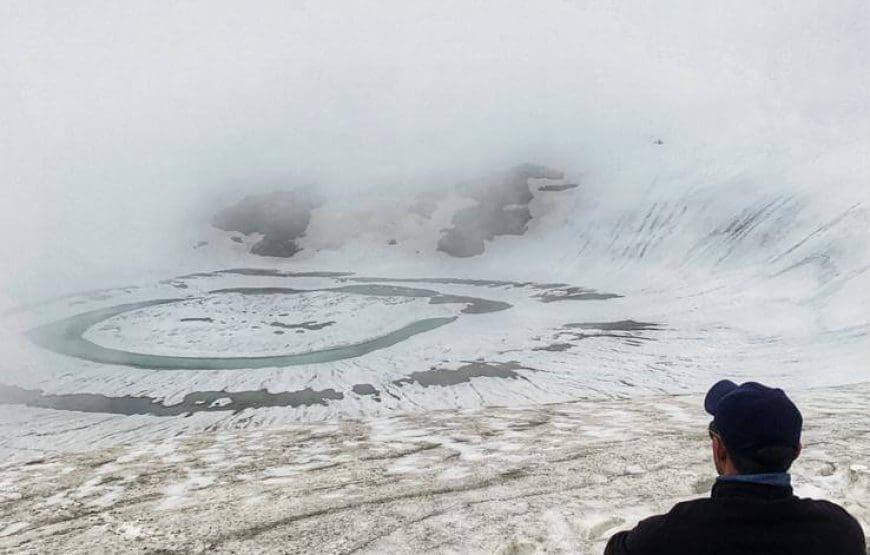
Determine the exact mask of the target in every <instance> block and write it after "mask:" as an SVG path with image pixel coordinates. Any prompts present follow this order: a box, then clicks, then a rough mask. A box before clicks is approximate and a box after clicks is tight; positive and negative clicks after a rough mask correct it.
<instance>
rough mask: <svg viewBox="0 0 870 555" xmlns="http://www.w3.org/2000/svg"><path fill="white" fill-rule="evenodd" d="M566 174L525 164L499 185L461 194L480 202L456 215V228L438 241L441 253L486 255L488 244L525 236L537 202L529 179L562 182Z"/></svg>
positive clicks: (478, 187) (472, 188) (451, 229)
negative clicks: (531, 206)
mask: <svg viewBox="0 0 870 555" xmlns="http://www.w3.org/2000/svg"><path fill="white" fill-rule="evenodd" d="M563 177H564V175H563V174H562V172H559V171H556V170H552V169H550V168H546V167H544V166H538V165H535V164H523V165H520V166H517V167H515V168H513V169H512V170H511V171H510V172H508V173H507V174H506V175H505V176H504V177H503V178H502V179H501V180H499V181H497V182H496V183H488V184H484V185H482V186H481V185H475V186H465V187H463V188H461V189H460V192H461V193H462V194H463V195H464V196H467V197H470V198H473V199H474V200H476V201H477V204H476V205H474V206H469V207H468V208H464V209H462V210H459V211H458V212H456V214H454V215H453V220H452V222H451V223H452V227H451V228H449V229H447V230H445V232H444V235H442V237H441V239H440V240H439V241H438V250H440V251H443V252H446V253H447V254H449V255H451V256H457V257H468V256H476V255H479V254H483V252H484V250H485V249H486V246H485V243H484V241H492V240H493V239H494V238H495V237H496V236H498V235H522V234H524V233H525V232H526V225H527V224H528V223H529V221H530V220H531V219H532V215H531V212H530V210H529V206H528V205H529V203H530V202H531V201H532V199H533V198H534V194H532V191H531V189H529V179H534V178H537V179H562V178H563Z"/></svg>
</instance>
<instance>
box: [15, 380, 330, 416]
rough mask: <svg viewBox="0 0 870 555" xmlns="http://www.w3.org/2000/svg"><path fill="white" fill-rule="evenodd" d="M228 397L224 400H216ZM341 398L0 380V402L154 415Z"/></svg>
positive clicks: (309, 393) (327, 393)
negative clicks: (166, 396) (149, 392)
mask: <svg viewBox="0 0 870 555" xmlns="http://www.w3.org/2000/svg"><path fill="white" fill-rule="evenodd" d="M219 399H227V400H228V402H226V403H223V404H218V403H215V401H218V400H219ZM341 399H344V394H343V393H341V392H339V391H335V390H334V389H324V390H319V391H317V390H313V389H311V388H310V387H307V388H305V389H300V390H298V391H284V392H280V393H270V392H269V391H267V390H266V389H260V390H254V391H194V392H192V393H188V394H187V395H185V396H184V399H182V401H181V402H180V403H177V404H173V405H165V404H163V403H162V402H161V401H159V400H158V399H156V398H154V397H148V396H141V397H134V396H131V395H124V396H121V397H109V396H106V395H98V394H94V393H67V394H59V395H53V394H46V393H45V392H43V391H42V390H41V389H24V388H21V387H17V386H10V385H2V384H0V404H3V405H27V406H29V407H39V408H47V409H55V410H71V411H79V412H98V413H110V414H123V415H127V416H130V415H134V414H150V415H153V416H180V415H185V416H189V415H190V414H193V413H195V412H216V411H231V412H233V413H234V414H235V413H239V412H241V411H243V410H245V409H260V408H268V407H299V406H312V405H326V404H327V401H330V400H335V401H339V400H341Z"/></svg>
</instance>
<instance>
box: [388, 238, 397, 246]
mask: <svg viewBox="0 0 870 555" xmlns="http://www.w3.org/2000/svg"><path fill="white" fill-rule="evenodd" d="M387 244H388V245H398V244H399V242H398V241H396V240H395V239H390V240H389V241H387Z"/></svg>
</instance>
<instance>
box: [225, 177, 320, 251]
mask: <svg viewBox="0 0 870 555" xmlns="http://www.w3.org/2000/svg"><path fill="white" fill-rule="evenodd" d="M320 204H322V201H321V200H320V199H319V198H317V197H315V195H314V194H313V193H312V192H311V191H310V190H294V191H273V192H271V193H266V194H262V195H251V196H247V197H245V198H244V199H242V200H241V201H240V202H238V203H236V204H235V205H233V206H230V207H229V208H226V209H224V210H221V211H220V212H218V213H217V214H216V215H215V217H214V218H213V219H212V225H213V226H215V227H216V228H218V229H222V230H224V231H238V232H239V233H243V234H245V235H250V234H251V233H261V234H262V235H263V239H262V240H260V241H259V242H257V243H256V244H255V245H254V246H253V247H251V253H253V254H257V255H260V256H276V257H282V258H287V257H290V256H293V255H294V254H296V253H297V252H299V251H300V250H302V249H301V248H300V247H299V246H298V245H297V244H296V241H295V240H296V239H298V238H299V237H301V236H303V235H304V234H305V230H306V229H307V228H308V223H309V221H310V220H311V210H312V209H313V208H316V207H317V206H320ZM233 240H234V241H236V240H237V238H235V237H234V238H233ZM237 242H242V240H241V238H238V241H237Z"/></svg>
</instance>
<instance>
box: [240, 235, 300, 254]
mask: <svg viewBox="0 0 870 555" xmlns="http://www.w3.org/2000/svg"><path fill="white" fill-rule="evenodd" d="M301 250H302V247H300V246H299V245H297V244H296V241H294V240H293V239H290V238H277V237H269V236H266V237H263V238H262V239H260V240H259V241H257V242H256V243H255V244H254V246H253V247H251V254H257V255H259V256H274V257H278V258H290V257H291V256H293V255H294V254H296V253H297V252H299V251H301Z"/></svg>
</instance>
